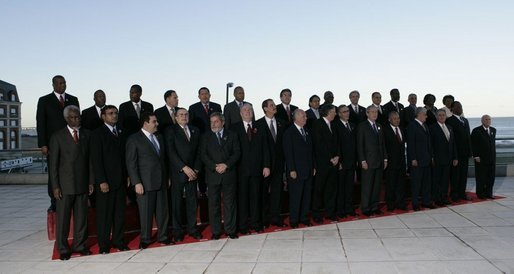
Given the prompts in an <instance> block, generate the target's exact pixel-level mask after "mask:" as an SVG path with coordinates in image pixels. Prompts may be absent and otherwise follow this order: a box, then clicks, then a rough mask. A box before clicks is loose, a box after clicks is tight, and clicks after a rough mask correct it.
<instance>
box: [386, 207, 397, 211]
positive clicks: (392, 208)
mask: <svg viewBox="0 0 514 274" xmlns="http://www.w3.org/2000/svg"><path fill="white" fill-rule="evenodd" d="M394 209H395V208H394V207H392V206H391V207H389V206H388V207H387V211H389V212H393V211H394Z"/></svg>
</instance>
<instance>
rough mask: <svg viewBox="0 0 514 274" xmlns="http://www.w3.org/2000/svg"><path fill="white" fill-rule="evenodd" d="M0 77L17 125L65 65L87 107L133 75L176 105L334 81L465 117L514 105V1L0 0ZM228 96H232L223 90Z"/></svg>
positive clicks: (297, 96) (331, 86) (114, 98)
mask: <svg viewBox="0 0 514 274" xmlns="http://www.w3.org/2000/svg"><path fill="white" fill-rule="evenodd" d="M0 10H1V11H2V12H1V16H0V29H1V32H0V33H1V37H2V43H1V46H0V61H1V63H0V64H1V65H0V79H1V80H4V81H6V82H9V83H12V84H14V85H16V87H17V89H18V93H19V96H20V99H21V101H22V102H23V105H22V119H23V120H22V126H24V127H30V126H35V111H36V105H37V100H38V98H39V97H40V96H42V95H45V94H48V93H50V92H51V91H52V86H51V78H52V77H53V76H54V75H57V74H61V75H63V76H64V77H65V78H66V80H67V83H68V89H67V92H68V93H70V94H73V95H75V96H77V97H78V98H79V101H80V104H81V108H82V109H84V108H86V107H89V106H91V105H92V104H93V99H92V98H93V92H94V91H95V90H97V89H102V90H104V91H105V92H106V94H107V103H109V104H115V105H119V104H120V103H122V102H124V101H127V100H128V98H129V97H128V91H129V88H130V86H131V85H132V84H140V85H141V86H142V87H143V97H142V99H143V100H145V101H149V102H151V103H153V104H154V107H156V108H157V107H160V106H162V105H163V104H164V101H163V98H162V95H163V93H164V91H166V90H168V89H174V90H176V91H177V92H178V94H179V100H180V105H181V106H184V107H188V106H189V105H190V104H192V103H195V102H196V101H198V98H197V91H198V89H199V88H200V87H201V86H207V87H209V88H210V90H211V94H212V97H211V100H212V101H214V102H218V103H220V104H222V105H223V104H224V102H225V84H226V83H227V82H234V84H235V85H241V86H243V87H244V88H245V90H246V100H247V101H249V102H252V103H253V104H254V105H255V106H256V110H257V111H256V113H257V116H261V115H262V111H261V110H260V104H261V102H262V101H263V100H264V99H266V98H272V99H274V100H275V102H276V103H279V92H280V90H281V89H283V88H286V87H287V88H290V89H291V90H292V91H293V100H292V103H293V104H294V105H297V106H299V107H301V108H307V103H308V98H309V97H310V96H311V95H312V94H317V95H319V96H320V97H322V95H323V92H324V91H326V90H331V91H333V92H334V94H335V104H336V105H339V104H343V103H344V104H347V103H349V100H348V93H349V92H350V91H351V90H354V89H356V90H359V91H360V92H361V102H360V103H361V105H365V106H366V105H368V104H370V103H371V93H372V92H374V91H379V92H381V93H382V98H383V104H385V103H386V102H387V101H388V100H389V91H390V90H391V88H398V89H399V90H400V92H401V102H402V103H404V104H406V101H407V95H408V94H409V93H411V92H414V93H417V94H418V105H422V98H423V96H424V95H425V94H426V93H432V94H434V95H436V97H437V102H436V106H437V107H441V106H442V103H441V99H442V96H444V95H445V94H453V95H454V96H455V97H456V99H457V100H459V101H461V102H462V103H463V105H464V112H465V114H466V116H467V117H476V116H481V115H482V114H484V113H488V114H491V115H493V116H514V110H512V107H511V106H512V103H511V101H512V99H513V98H514V96H513V95H512V92H511V91H512V87H513V86H514V35H513V31H514V16H513V14H514V1H450V0H446V1H412V0H409V1H394V0H392V1H341V0H339V1H298V0H297V1H267V0H266V1H252V2H250V1H223V0H219V1H145V2H144V3H143V1H23V0H22V1H14V0H0ZM231 98H232V96H231Z"/></svg>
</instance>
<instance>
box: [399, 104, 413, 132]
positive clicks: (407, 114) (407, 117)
mask: <svg viewBox="0 0 514 274" xmlns="http://www.w3.org/2000/svg"><path fill="white" fill-rule="evenodd" d="M403 112H404V114H403V117H404V119H403V120H404V124H405V127H407V126H408V125H409V123H411V122H412V121H414V119H415V118H416V115H415V113H416V110H415V109H414V108H412V107H411V106H410V105H409V106H407V107H406V108H404V109H403ZM400 119H401V117H400Z"/></svg>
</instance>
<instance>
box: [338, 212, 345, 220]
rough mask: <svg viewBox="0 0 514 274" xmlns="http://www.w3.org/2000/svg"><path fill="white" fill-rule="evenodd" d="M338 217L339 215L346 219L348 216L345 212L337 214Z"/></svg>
mask: <svg viewBox="0 0 514 274" xmlns="http://www.w3.org/2000/svg"><path fill="white" fill-rule="evenodd" d="M337 217H338V218H339V219H344V218H346V214H344V213H339V214H337Z"/></svg>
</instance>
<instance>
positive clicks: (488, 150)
mask: <svg viewBox="0 0 514 274" xmlns="http://www.w3.org/2000/svg"><path fill="white" fill-rule="evenodd" d="M489 131H490V134H487V131H486V130H485V129H484V127H483V126H478V127H476V128H474V129H473V132H472V133H471V144H472V146H473V157H480V163H481V164H484V165H494V164H495V163H496V128H494V127H489Z"/></svg>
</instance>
